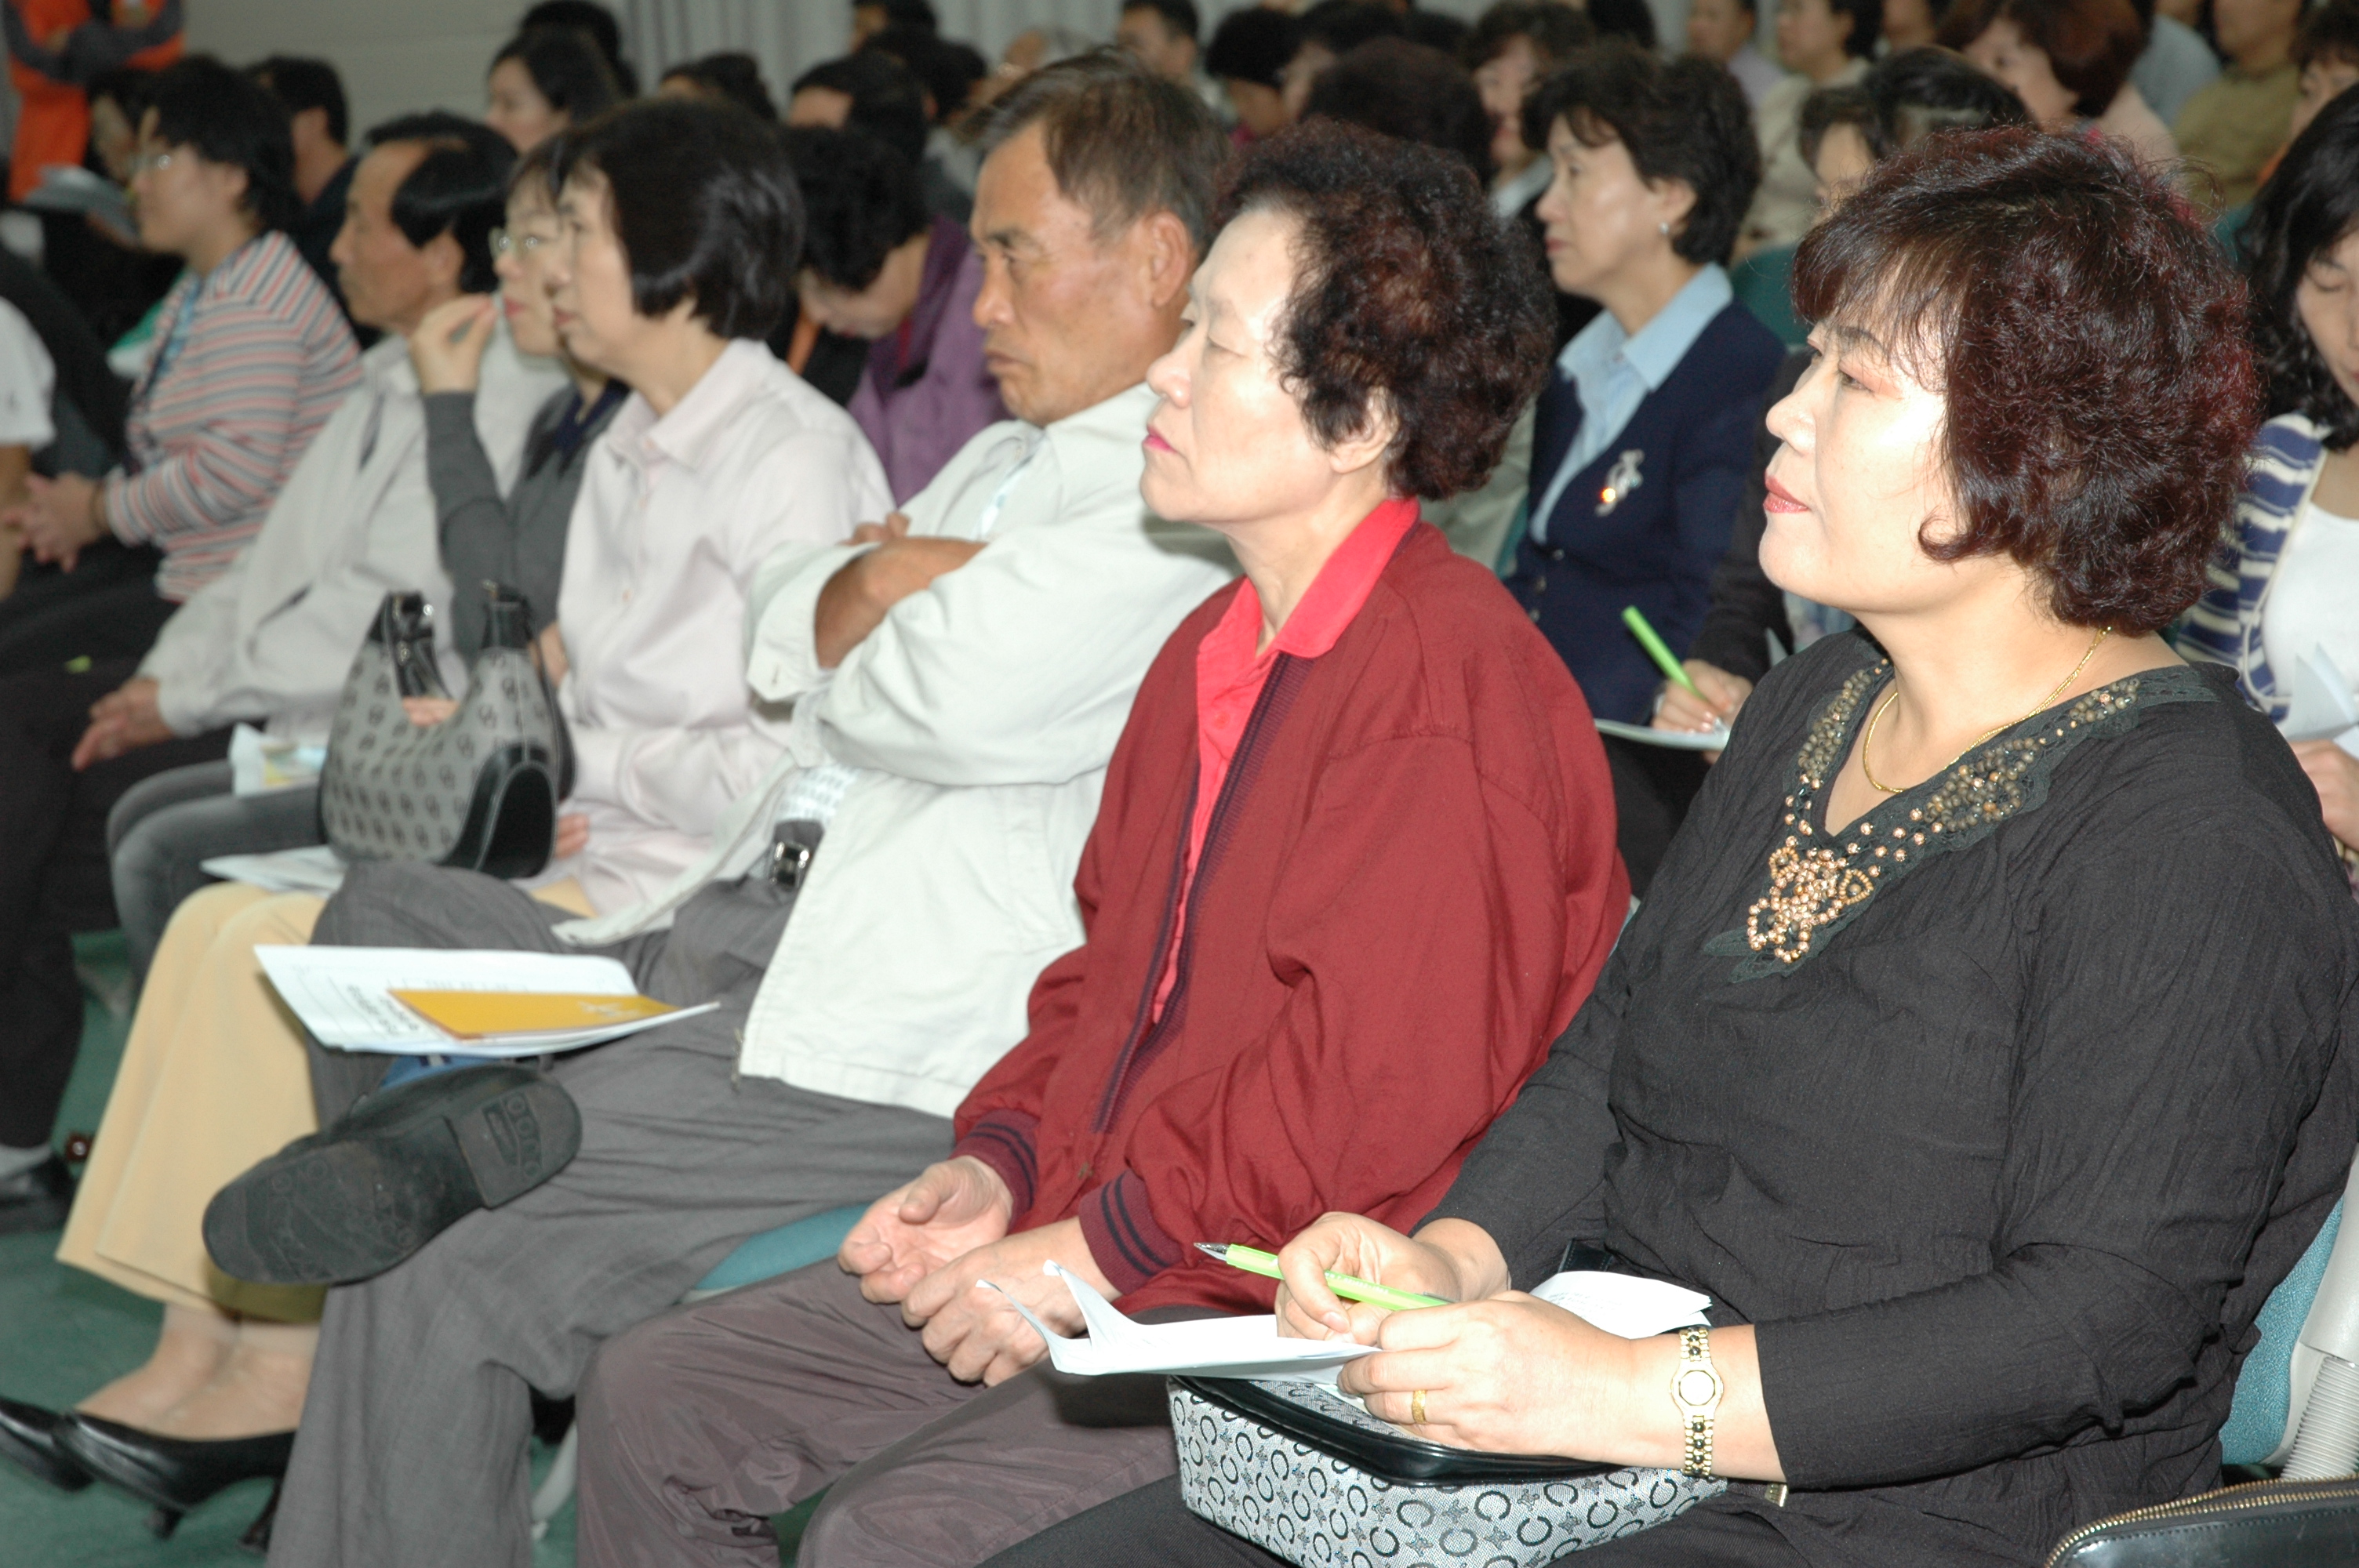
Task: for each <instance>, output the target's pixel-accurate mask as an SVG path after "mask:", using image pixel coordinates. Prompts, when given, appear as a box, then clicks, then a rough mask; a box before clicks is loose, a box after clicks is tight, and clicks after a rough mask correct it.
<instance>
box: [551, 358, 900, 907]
mask: <svg viewBox="0 0 2359 1568" xmlns="http://www.w3.org/2000/svg"><path fill="white" fill-rule="evenodd" d="M892 505H893V498H892V495H891V492H889V491H888V490H887V489H886V482H885V470H884V469H883V467H882V466H881V465H880V464H879V463H878V462H877V460H876V454H875V451H874V450H873V449H871V448H870V447H869V445H868V441H867V438H865V437H864V436H863V435H862V434H861V433H860V428H859V427H858V426H856V425H854V424H853V422H852V418H851V416H849V415H847V414H845V413H844V412H843V409H841V408H838V407H837V406H835V405H834V404H832V403H831V402H829V401H828V399H827V398H826V397H825V396H824V395H821V394H820V393H819V392H816V391H814V390H813V389H812V388H811V386H810V384H809V383H807V382H805V381H804V380H803V379H802V378H801V377H800V376H799V375H797V374H795V373H794V372H792V371H790V370H788V368H787V367H786V366H785V365H783V364H780V363H779V362H777V359H776V358H774V357H773V356H772V355H771V353H770V351H769V350H767V349H766V348H764V347H763V346H762V345H761V344H759V343H756V342H752V341H736V342H733V343H731V344H730V345H729V346H728V347H727V348H726V349H725V350H723V352H722V355H721V357H720V358H719V359H718V360H716V361H715V362H713V364H712V369H710V370H708V371H706V372H705V373H704V375H703V378H702V379H701V380H700V381H699V382H698V383H697V384H696V385H695V386H694V387H693V388H691V389H690V392H689V394H688V395H687V396H685V397H683V398H681V399H680V400H679V404H677V405H676V406H674V407H673V408H672V410H671V411H670V412H669V413H668V414H666V415H664V416H662V417H661V418H658V417H657V416H656V412H655V409H654V408H653V407H652V406H649V405H648V403H647V399H646V398H644V397H642V396H639V395H636V394H634V395H632V396H631V398H630V400H629V401H628V402H626V403H625V404H624V405H623V406H622V408H621V409H620V410H619V411H618V412H617V413H616V414H615V416H614V422H613V423H612V424H611V425H609V426H608V427H606V430H605V432H604V434H603V435H602V436H600V437H599V438H598V442H597V445H596V446H595V447H594V448H592V450H591V452H590V455H589V459H588V460H587V462H586V463H585V464H584V466H583V470H582V490H581V492H580V494H579V496H578V497H577V498H576V500H575V501H574V503H573V519H572V522H571V525H570V526H569V527H568V529H567V532H566V544H565V577H564V581H563V584H562V586H561V587H560V589H559V591H558V599H557V623H558V625H559V626H560V628H561V629H562V631H563V635H564V638H565V649H566V658H567V662H568V665H569V666H570V667H569V668H568V670H567V672H566V676H565V680H564V682H563V684H562V685H561V686H560V687H559V690H558V702H559V705H560V707H562V708H563V709H564V710H565V716H566V719H567V720H568V721H569V722H570V723H571V726H572V730H573V746H574V754H575V758H576V776H575V781H574V793H573V796H572V798H571V800H570V801H568V802H567V804H566V806H565V809H567V810H571V811H581V812H583V813H584V814H586V815H587V816H589V818H590V849H589V851H588V852H587V853H585V854H584V855H582V856H581V857H579V858H577V859H576V860H571V861H566V862H561V863H560V864H559V865H556V866H552V867H551V868H550V871H551V872H552V873H556V874H564V873H567V872H570V873H571V874H573V875H576V876H579V877H580V878H581V880H582V891H583V892H586V893H587V894H588V895H589V898H590V902H591V903H592V905H593V906H594V907H596V908H598V909H601V910H611V909H620V908H623V907H625V906H626V905H629V904H632V903H637V902H638V901H640V900H642V899H645V898H647V897H651V896H653V895H654V894H656V893H658V892H661V891H662V890H663V888H664V887H665V886H666V885H667V884H669V882H670V881H671V880H672V879H673V878H674V877H676V876H678V875H679V872H680V871H683V870H684V869H686V868H687V867H688V866H690V864H692V863H694V862H695V860H697V859H698V858H699V857H700V856H701V855H702V854H703V853H704V852H705V850H706V849H707V848H708V847H709V845H710V843H711V840H712V831H713V829H714V828H715V827H717V826H719V824H720V821H721V818H722V816H723V815H724V814H725V813H726V812H727V811H728V809H729V806H730V803H731V802H732V801H734V800H735V799H736V798H737V797H738V796H739V795H744V794H745V793H746V792H747V791H748V790H750V789H751V788H753V787H754V785H755V784H756V783H758V782H759V781H760V780H761V779H762V778H763V776H764V775H765V774H766V773H768V772H769V770H770V767H771V764H772V763H773V762H776V761H777V757H778V754H779V752H781V751H782V750H784V748H785V746H786V735H787V717H788V716H787V713H786V710H785V709H783V708H770V707H767V706H766V705H764V704H761V703H759V702H757V701H756V698H755V696H754V693H753V692H752V690H751V689H750V688H748V687H747V686H746V684H745V633H746V605H747V598H748V595H749V594H750V592H751V590H752V589H753V585H754V574H755V568H757V567H758V566H759V565H760V564H761V563H762V561H763V560H764V559H766V557H769V556H771V555H772V554H774V553H775V552H777V551H778V550H780V549H784V548H787V547H788V546H804V547H814V546H825V545H833V544H836V543H838V542H839V541H841V540H842V539H843V537H844V536H845V535H848V534H850V533H851V532H852V530H853V528H854V527H855V526H857V525H858V524H861V523H864V522H878V521H881V520H882V519H883V518H884V516H885V514H886V513H888V512H890V511H891V510H892Z"/></svg>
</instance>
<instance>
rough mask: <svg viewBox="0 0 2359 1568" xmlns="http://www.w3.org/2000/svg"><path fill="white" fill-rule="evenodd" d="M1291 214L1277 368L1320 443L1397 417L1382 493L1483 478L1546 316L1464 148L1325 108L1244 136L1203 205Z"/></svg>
mask: <svg viewBox="0 0 2359 1568" xmlns="http://www.w3.org/2000/svg"><path fill="white" fill-rule="evenodd" d="M1255 211H1271V212H1278V213H1283V214H1285V215H1287V216H1288V217H1291V218H1293V219H1294V220H1295V222H1297V223H1298V224H1299V232H1298V235H1297V237H1296V239H1295V242H1294V259H1295V266H1296V276H1295V282H1294V288H1293V291H1292V293H1291V294H1290V296H1289V297H1288V300H1287V304H1286V309H1285V314H1284V325H1283V327H1282V328H1281V330H1280V341H1279V343H1278V346H1277V353H1276V357H1277V367H1278V373H1279V374H1280V376H1281V377H1282V378H1283V380H1284V383H1285V384H1286V386H1287V387H1288V390H1289V391H1290V392H1291V393H1292V394H1293V395H1294V396H1295V398H1296V399H1297V401H1298V402H1299V404H1300V406H1301V408H1302V416H1303V420H1304V422H1305V423H1306V424H1307V425H1309V427H1310V431H1311V434H1312V436H1313V437H1314V438H1317V439H1318V440H1319V441H1320V442H1321V443H1322V444H1326V445H1330V446H1332V445H1333V444H1335V443H1337V442H1340V441H1344V440H1348V439H1350V438H1352V437H1353V436H1355V435H1357V434H1359V433H1360V432H1361V431H1363V430H1364V429H1366V428H1367V427H1368V421H1369V419H1370V418H1371V417H1373V416H1376V415H1377V413H1378V411H1379V409H1383V410H1386V411H1389V412H1390V413H1391V415H1392V416H1393V418H1394V420H1395V421H1396V423H1397V427H1398V428H1397V433H1396V434H1395V436H1394V437H1393V440H1392V445H1391V447H1390V448H1389V449H1387V450H1386V454H1385V478H1386V485H1387V487H1388V488H1389V489H1390V490H1391V492H1392V493H1394V494H1396V495H1415V496H1421V497H1423V498H1425V499H1427V500H1430V501H1438V500H1440V499H1441V498H1443V497H1444V496H1450V495H1455V494H1458V493H1459V492H1462V491H1468V490H1473V489H1474V488H1475V487H1476V486H1478V485H1480V484H1482V483H1483V482H1484V481H1485V480H1487V479H1488V478H1490V476H1491V470H1493V469H1495V468H1496V467H1497V466H1498V463H1499V458H1500V454H1501V453H1502V452H1504V451H1505V450H1506V445H1507V431H1508V429H1509V427H1512V426H1513V425H1514V424H1515V422H1516V417H1517V415H1519V414H1520V413H1522V412H1523V408H1524V406H1525V405H1526V404H1527V403H1528V402H1530V401H1531V398H1532V396H1533V395H1534V394H1535V393H1536V392H1538V388H1539V381H1540V377H1541V375H1542V374H1543V373H1544V372H1545V370H1546V368H1547V362H1548V352H1549V342H1550V341H1552V334H1553V330H1554V327H1555V315H1554V313H1553V311H1552V310H1551V309H1550V308H1549V297H1548V290H1547V287H1546V286H1545V285H1544V284H1543V283H1542V282H1541V281H1540V276H1539V273H1538V269H1537V268H1535V267H1533V266H1532V265H1530V264H1529V260H1528V258H1527V257H1526V256H1525V255H1524V254H1523V253H1522V252H1521V251H1519V250H1517V248H1516V240H1515V236H1514V235H1513V234H1512V233H1511V232H1510V231H1509V230H1508V228H1507V227H1506V225H1504V224H1502V223H1500V222H1499V221H1498V219H1497V218H1496V217H1495V215H1494V214H1493V213H1492V211H1491V204H1490V200H1489V198H1488V197H1486V196H1485V195H1484V192H1483V188H1482V186H1481V185H1480V184H1479V183H1477V182H1476V180H1475V178H1474V176H1473V173H1472V172H1471V171H1470V170H1469V169H1468V168H1467V167H1466V162H1465V160H1464V159H1463V158H1461V157H1455V156H1453V155H1451V154H1450V153H1447V152H1443V151H1441V150H1440V149H1439V148H1435V147H1429V146H1421V145H1419V144H1417V143H1413V142H1404V141H1400V140H1398V139H1397V138H1395V137H1392V136H1386V135H1379V134H1377V133H1376V132H1374V131H1369V130H1365V129H1363V128H1362V127H1360V126H1357V125H1350V124H1343V123H1342V122H1340V121H1334V120H1323V119H1322V120H1307V121H1305V122H1303V123H1302V124H1299V125H1295V126H1293V127H1291V128H1289V129H1288V130H1285V131H1282V132H1280V133H1279V134H1278V135H1275V136H1272V137H1270V138H1269V139H1267V140H1266V141H1261V142H1256V143H1255V144H1254V145H1253V146H1251V147H1249V148H1247V149H1246V151H1245V155H1244V156H1243V157H1241V158H1240V159H1239V160H1238V162H1237V164H1236V166H1235V168H1234V169H1233V170H1232V172H1231V173H1230V175H1229V178H1228V183H1227V186H1226V188H1225V189H1224V190H1223V193H1222V197H1221V201H1220V206H1219V208H1218V210H1217V213H1216V215H1217V217H1218V220H1219V222H1221V223H1223V224H1224V225H1225V224H1226V223H1227V222H1230V221H1231V220H1232V219H1234V218H1235V217H1237V216H1238V215H1239V214H1241V213H1245V212H1255Z"/></svg>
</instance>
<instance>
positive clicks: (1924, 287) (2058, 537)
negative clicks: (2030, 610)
mask: <svg viewBox="0 0 2359 1568" xmlns="http://www.w3.org/2000/svg"><path fill="white" fill-rule="evenodd" d="M1793 286H1794V304H1795V308H1796V309H1797V310H1798V311H1799V313H1800V314H1801V315H1802V317H1803V318H1804V319H1809V320H1812V321H1829V320H1840V321H1841V322H1842V324H1843V325H1845V326H1848V327H1856V328H1859V329H1862V330H1866V331H1869V332H1871V333H1873V334H1874V335H1875V337H1876V338H1878V339H1880V340H1881V341H1882V342H1883V343H1884V344H1885V345H1886V348H1887V350H1888V351H1890V352H1891V354H1892V355H1893V356H1894V358H1895V361H1896V362H1897V363H1899V364H1901V365H1902V366H1904V367H1905V368H1907V369H1908V370H1910V371H1911V372H1912V373H1916V374H1918V375H1919V377H1920V378H1921V379H1922V380H1923V381H1924V384H1926V385H1928V386H1930V387H1933V388H1934V389H1935V390H1937V391H1939V392H1940V393H1941V394H1942V395H1944V396H1945V397H1946V398H1947V400H1948V403H1949V417H1948V420H1947V422H1946V427H1945V429H1944V430H1943V432H1942V435H1941V438H1940V440H1941V451H1940V456H1941V459H1942V461H1943V466H1944V467H1945V468H1946V469H1947V470H1948V472H1949V476H1950V479H1951V484H1952V485H1953V487H1954V488H1955V491H1956V494H1957V499H1958V506H1959V512H1960V515H1959V516H1957V517H1955V518H1953V519H1950V520H1948V521H1949V522H1950V524H1951V533H1950V535H1949V536H1948V537H1946V538H1942V539H1939V540H1934V539H1931V538H1929V537H1928V536H1927V535H1926V534H1925V533H1922V532H1920V534H1919V547H1920V548H1922V549H1923V550H1924V552H1925V553H1926V554H1927V555H1928V556H1930V557H1932V558H1933V559H1935V560H1940V561H1954V560H1961V559H1963V558H1965V557H1970V556H1980V555H1994V554H1998V553H2001V552H2004V553H2005V554H2006V555H2008V556H2010V557H2013V558H2014V559H2015V560H2017V562H2019V563H2021V564H2022V565H2023V566H2025V567H2027V568H2030V569H2031V570H2032V571H2034V572H2035V573H2037V574H2038V576H2039V577H2041V578H2042V579H2045V581H2046V583H2047V585H2048V590H2049V591H2048V598H2049V608H2050V610H2051V611H2053V612H2054V614H2055V615H2056V617H2057V619H2059V620H2060V621H2062V622H2065V623H2066V624H2068V625H2075V626H2111V627H2113V628H2114V629H2115V630H2116V631H2120V632H2125V633H2147V632H2153V631H2157V630H2159V629H2160V628H2161V627H2163V626H2165V625H2167V624H2169V622H2170V620H2171V618H2172V617H2173V616H2175V615H2177V614H2178V613H2179V612H2180V611H2182V610H2184V609H2186V608H2187V606H2188V605H2190V604H2191V603H2193V602H2194V601H2195V599H2196V596H2197V594H2198V593H2200V592H2201V589H2202V588H2203V586H2204V567H2205V563H2206V562H2207V561H2209V560H2210V558H2211V557H2212V553H2213V552H2214V550H2216V549H2217V547H2218V546H2219V541H2220V539H2221V537H2222V534H2223V530H2224V529H2225V527H2226V526H2227V524H2228V521H2229V518H2230V516H2231V515H2232V514H2233V512H2234V506H2235V500H2236V494H2237V492H2238V490H2239V488H2240V487H2241V485H2242V483H2243V480H2244V473H2245V448H2246V446H2247V445H2248V444H2249V442H2250V440H2251V438H2252V434H2253V428H2254V425H2255V423H2256V417H2257V413H2258V402H2259V399H2258V375H2257V372H2256V367H2255V365H2254V362H2253V354H2252V351H2251V349H2250V348H2249V346H2248V345H2247V343H2246V341H2245V290H2244V287H2243V284H2242V282H2241V280H2240V279H2238V277H2237V276H2236V275H2235V274H2234V271H2232V270H2231V269H2230V267H2229V266H2228V265H2227V262H2226V260H2225V258H2224V257H2223V256H2222V255H2221V254H2220V251H2219V247H2218V246H2217V245H2215V244H2214V243H2212V237H2211V235H2210V234H2209V233H2208V232H2206V231H2205V230H2204V228H2203V227H2202V225H2201V222H2199V221H2198V220H2197V219H2196V217H2195V216H2194V214H2193V213H2192V212H2191V211H2190V209H2189V208H2188V206H2187V204H2186V202H2185V201H2184V200H2182V199H2181V198H2180V196H2179V195H2178V194H2177V192H2176V191H2175V190H2173V189H2172V188H2171V187H2170V186H2169V183H2168V181H2167V179H2166V178H2164V177H2163V176H2161V175H2158V174H2157V173H2154V172H2152V171H2149V170H2146V169H2142V168H2138V167H2137V165H2136V162H2135V161H2134V160H2133V158H2132V157H2131V155H2129V154H2128V153H2126V152H2125V151H2123V150H2121V149H2120V148H2118V147H2117V146H2115V145H2114V144H2113V143H2110V142H2105V141H2099V140H2092V139H2090V138H2087V137H2083V136H2078V135H2053V134H2049V133H2047V132H2042V131H2037V130H2032V129H2029V128H2027V127H2019V126H2016V127H2005V128H1996V129H1991V130H1984V131H1950V132H1944V133H1942V134H1940V135H1933V136H1929V137H1927V138H1926V139H1925V140H1924V141H1922V142H1919V144H1918V145H1917V146H1914V147H1911V148H1909V149H1908V150H1907V151H1905V152H1901V153H1899V154H1897V155H1896V156H1894V157H1890V158H1888V159H1886V160H1885V161H1884V162H1883V163H1880V164H1878V165H1876V167H1875V168H1874V169H1873V170H1872V171H1870V173H1869V174H1868V175H1867V177H1866V178H1864V180H1862V181H1861V183H1860V186H1859V189H1858V190H1857V191H1856V192H1855V193H1854V195H1853V196H1852V197H1851V198H1850V199H1849V200H1846V201H1845V202H1844V203H1843V205H1842V206H1841V207H1839V208H1837V209H1836V210H1835V211H1834V212H1833V213H1832V215H1831V216H1829V217H1828V218H1827V219H1825V220H1824V221H1823V222H1821V223H1820V224H1819V226H1818V227H1817V228H1815V229H1813V230H1811V231H1810V234H1809V235H1808V236H1807V237H1805V238H1804V239H1803V241H1802V243H1801V247H1800V249H1799V251H1798V252H1797V253H1796V254H1795V257H1794V271H1793ZM1930 526H1931V524H1928V527H1929V528H1930Z"/></svg>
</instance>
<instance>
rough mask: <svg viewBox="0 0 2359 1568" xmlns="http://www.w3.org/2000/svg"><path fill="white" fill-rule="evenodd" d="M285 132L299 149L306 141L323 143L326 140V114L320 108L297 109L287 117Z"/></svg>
mask: <svg viewBox="0 0 2359 1568" xmlns="http://www.w3.org/2000/svg"><path fill="white" fill-rule="evenodd" d="M287 130H288V135H289V136H291V137H292V139H293V140H294V143H295V145H296V146H302V145H303V144H304V143H305V142H306V141H317V142H324V141H326V140H327V139H328V112H327V111H326V110H325V109H321V108H310V109H298V110H296V111H295V113H294V114H292V115H290V116H288V122H287Z"/></svg>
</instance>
